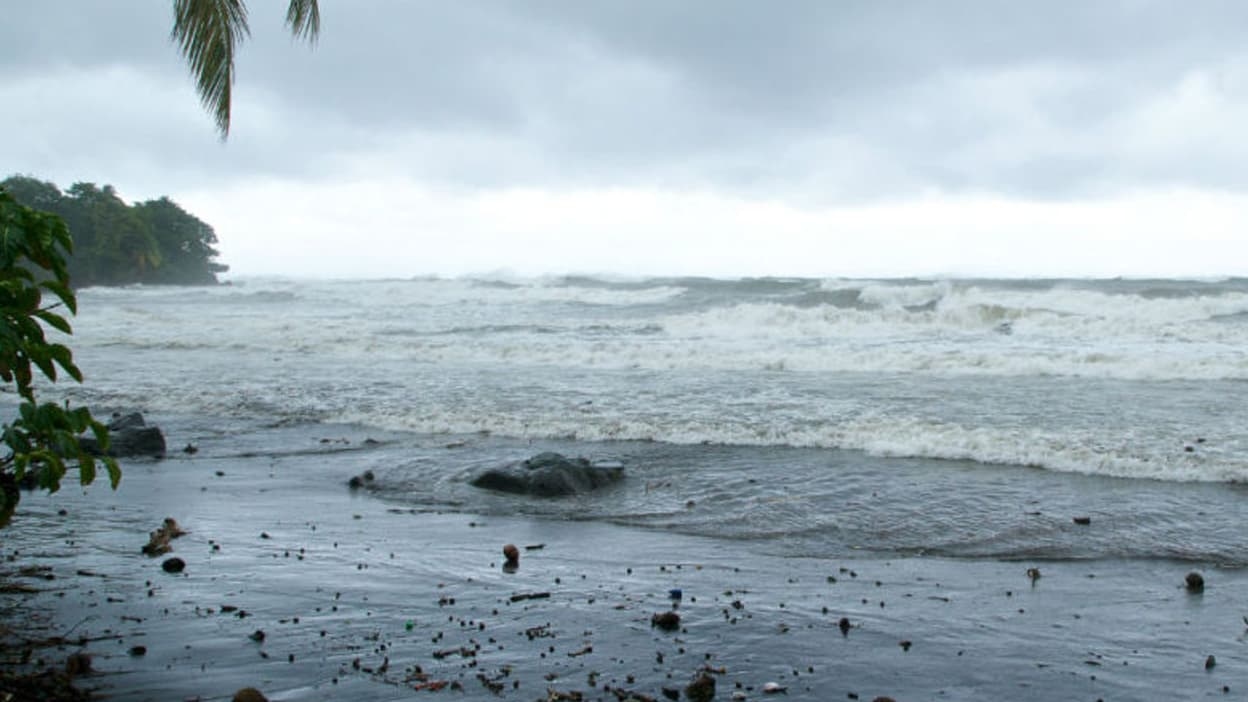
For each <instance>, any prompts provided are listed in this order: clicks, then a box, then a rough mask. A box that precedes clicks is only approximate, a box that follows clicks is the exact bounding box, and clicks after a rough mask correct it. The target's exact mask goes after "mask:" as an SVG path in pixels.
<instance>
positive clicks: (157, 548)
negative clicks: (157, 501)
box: [142, 517, 186, 556]
mask: <svg viewBox="0 0 1248 702" xmlns="http://www.w3.org/2000/svg"><path fill="white" fill-rule="evenodd" d="M185 534H186V530H185V529H183V528H182V527H180V526H178V522H177V520H176V519H174V518H173V517H165V521H164V523H162V524H161V525H160V526H159V527H158V528H157V529H156V530H155V531H153V532H152V533H151V534H148V539H147V545H146V546H144V547H143V549H142V551H143V553H144V554H146V555H148V556H163V555H164V554H166V553H169V552H170V551H172V550H173V546H172V544H170V543H169V542H170V541H171V540H172V539H176V538H178V537H179V536H183V535H185Z"/></svg>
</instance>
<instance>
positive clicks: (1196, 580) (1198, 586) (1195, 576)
mask: <svg viewBox="0 0 1248 702" xmlns="http://www.w3.org/2000/svg"><path fill="white" fill-rule="evenodd" d="M1184 583H1185V584H1186V587H1187V591H1188V592H1192V593H1201V592H1204V591H1205V577H1204V576H1203V575H1201V574H1200V573H1197V572H1196V571H1192V572H1190V573H1188V574H1187V577H1186V578H1184Z"/></svg>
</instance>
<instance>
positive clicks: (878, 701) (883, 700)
mask: <svg viewBox="0 0 1248 702" xmlns="http://www.w3.org/2000/svg"><path fill="white" fill-rule="evenodd" d="M871 702H897V700H895V699H893V698H892V697H876V698H875V699H873V700H871Z"/></svg>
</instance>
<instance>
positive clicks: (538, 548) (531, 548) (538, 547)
mask: <svg viewBox="0 0 1248 702" xmlns="http://www.w3.org/2000/svg"><path fill="white" fill-rule="evenodd" d="M544 548H546V544H529V545H528V546H525V547H524V550H525V551H541V550H542V549H544Z"/></svg>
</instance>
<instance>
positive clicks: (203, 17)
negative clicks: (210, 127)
mask: <svg viewBox="0 0 1248 702" xmlns="http://www.w3.org/2000/svg"><path fill="white" fill-rule="evenodd" d="M294 4H295V3H294V2H292V8H293V5H294ZM313 5H315V3H313ZM313 14H314V15H317V13H315V12H314V13H313ZM303 17H304V19H303V21H304V22H305V23H307V22H309V21H312V20H309V19H308V18H307V15H306V14H305V15H303ZM315 22H317V23H319V15H317V16H316V18H315ZM248 34H249V30H248V28H247V8H246V6H244V5H243V3H242V0H174V3H173V32H172V33H171V35H170V38H171V39H172V40H173V41H175V42H177V44H178V49H179V50H180V51H181V52H182V55H183V56H184V57H185V58H186V61H187V63H188V64H189V65H190V69H191V74H192V75H193V76H194V77H195V88H196V90H198V92H199V99H200V101H201V102H202V103H203V104H204V108H205V109H207V110H208V112H210V113H211V114H212V115H213V119H214V120H215V121H216V123H217V130H218V131H219V132H220V133H221V138H222V139H225V138H226V136H228V135H229V133H230V89H231V87H232V86H233V85H234V50H235V48H236V47H237V46H238V44H239V42H241V41H242V39H243V38H245V37H246V36H247V35H248Z"/></svg>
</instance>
